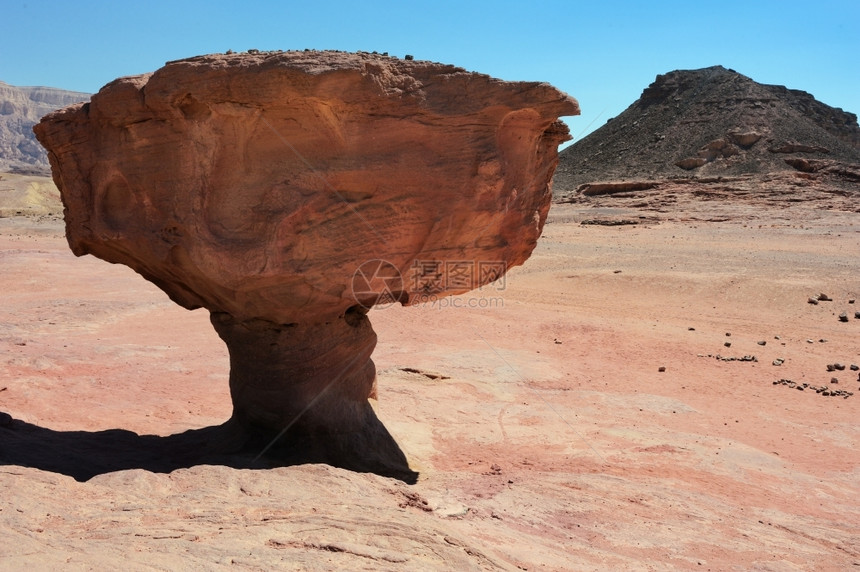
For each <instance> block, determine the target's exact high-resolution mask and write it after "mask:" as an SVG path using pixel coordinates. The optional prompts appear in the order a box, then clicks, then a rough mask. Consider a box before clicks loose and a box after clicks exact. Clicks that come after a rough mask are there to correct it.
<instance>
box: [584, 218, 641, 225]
mask: <svg viewBox="0 0 860 572" xmlns="http://www.w3.org/2000/svg"><path fill="white" fill-rule="evenodd" d="M579 224H584V225H598V226H625V225H630V224H639V221H638V220H628V219H621V220H617V219H616V220H606V219H599V218H591V219H586V220H584V221H582V222H581V223H579Z"/></svg>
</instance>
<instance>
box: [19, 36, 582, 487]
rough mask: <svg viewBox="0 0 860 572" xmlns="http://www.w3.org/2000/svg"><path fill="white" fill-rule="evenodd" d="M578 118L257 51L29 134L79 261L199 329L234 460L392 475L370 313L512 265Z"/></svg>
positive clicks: (478, 87) (468, 87)
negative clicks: (304, 459)
mask: <svg viewBox="0 0 860 572" xmlns="http://www.w3.org/2000/svg"><path fill="white" fill-rule="evenodd" d="M577 113H578V106H577V103H576V101H575V100H574V99H572V98H571V97H569V96H567V95H565V94H563V93H561V92H559V91H558V90H556V89H555V88H553V87H552V86H550V85H548V84H544V83H523V82H505V81H500V80H497V79H493V78H491V77H489V76H486V75H480V74H476V73H470V72H466V71H465V70H463V69H460V68H456V67H453V66H449V65H442V64H437V63H431V62H422V61H404V60H399V59H396V58H389V57H386V56H378V55H371V54H349V53H341V52H272V53H253V54H231V55H209V56H201V57H196V58H191V59H187V60H181V61H175V62H170V63H168V64H167V65H166V66H165V67H163V68H161V69H160V70H158V71H156V72H154V73H152V74H147V75H141V76H135V77H126V78H121V79H118V80H116V81H114V82H112V83H110V84H108V85H106V86H105V87H104V88H102V90H101V91H100V92H99V93H98V94H96V95H94V96H93V97H92V100H91V101H90V102H89V103H85V104H79V105H75V106H71V107H68V108H66V109H64V110H61V111H59V112H56V113H53V114H51V115H48V116H47V117H45V118H44V119H43V120H42V122H41V123H40V124H39V125H37V126H36V127H35V131H36V134H37V136H38V138H39V140H40V141H41V142H42V144H43V145H44V146H45V147H46V148H47V149H48V151H49V158H50V161H51V166H52V169H53V174H54V180H55V182H56V183H57V186H58V187H59V188H60V191H61V193H62V197H63V201H64V204H65V207H66V213H65V216H66V229H67V231H66V232H67V237H68V240H69V244H70V246H71V248H72V250H73V251H74V252H75V254H77V255H83V254H93V255H95V256H98V257H99V258H103V259H104V260H107V261H109V262H115V263H122V264H125V265H128V266H130V267H131V268H133V269H134V270H136V271H137V272H139V273H140V274H141V275H143V276H144V277H145V278H146V279H148V280H150V281H152V282H153V283H155V284H156V285H158V286H159V287H160V288H161V289H162V290H164V291H165V292H166V293H167V294H168V295H169V296H170V297H171V299H173V300H174V301H175V302H177V303H178V304H181V305H182V306H185V307H186V308H190V309H193V308H198V307H205V308H208V309H209V310H210V311H211V312H212V323H213V325H214V326H215V329H216V330H217V331H218V333H219V335H220V336H221V337H222V339H224V341H225V342H226V344H227V346H228V348H229V351H230V356H231V374H230V388H231V393H232V397H233V402H234V415H233V418H232V419H231V423H230V424H229V425H230V427H231V430H235V431H238V432H239V433H240V436H241V439H240V441H243V442H245V440H246V439H250V440H251V441H253V442H254V443H255V446H258V447H265V446H267V445H268V444H271V443H272V442H273V441H275V440H278V442H279V443H280V444H281V446H282V448H284V447H287V448H290V447H291V448H292V449H293V450H305V451H307V450H311V451H314V453H313V455H312V457H313V458H314V459H316V460H324V461H328V462H330V463H332V464H337V465H341V466H346V467H349V468H355V469H360V470H374V471H377V472H386V473H392V472H394V473H396V472H397V471H398V470H401V469H403V470H406V463H405V459H404V458H403V456H402V454H401V453H400V451H399V449H398V448H397V446H396V444H394V442H393V440H391V439H390V437H389V436H388V434H387V432H386V431H385V429H384V427H382V426H381V424H379V422H378V421H377V420H376V417H375V416H374V414H373V411H372V409H371V408H370V406H369V404H368V402H367V399H368V397H369V396H370V395H372V393H373V385H374V381H375V368H374V366H373V362H372V361H371V360H370V355H371V352H372V351H373V348H374V345H375V343H376V336H375V334H374V332H373V329H372V328H371V326H370V323H369V321H368V319H367V317H366V313H367V310H368V309H369V308H370V307H371V306H373V305H374V304H376V303H378V302H382V301H385V302H390V301H392V300H396V301H399V302H401V303H403V304H411V303H416V302H420V301H422V300H426V296H428V295H432V296H444V295H450V294H459V293H463V292H467V291H469V290H472V289H473V288H476V287H479V286H481V285H483V284H485V283H487V282H490V281H492V280H495V279H496V278H498V277H499V276H500V275H501V274H503V273H504V271H505V270H506V269H507V268H510V267H511V266H514V265H518V264H521V263H522V262H523V261H525V260H526V258H528V256H529V254H530V253H531V251H532V249H533V248H534V246H535V243H536V241H537V239H538V237H539V235H540V233H541V229H542V227H543V224H544V221H545V220H546V216H547V211H548V209H549V205H550V200H551V197H552V194H551V189H550V181H551V178H552V174H553V171H554V169H555V166H556V164H557V147H558V145H559V143H561V142H563V141H565V140H567V139H568V138H569V136H568V132H567V129H566V127H565V126H564V124H562V123H561V122H559V121H558V117H559V116H563V115H575V114H577ZM453 269H458V271H457V272H456V273H454V274H452V273H448V272H447V271H448V270H453ZM285 434H286V436H285ZM278 438H280V439H278ZM284 443H287V444H288V445H283V444H284Z"/></svg>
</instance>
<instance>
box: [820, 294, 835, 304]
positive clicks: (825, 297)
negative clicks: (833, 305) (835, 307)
mask: <svg viewBox="0 0 860 572" xmlns="http://www.w3.org/2000/svg"><path fill="white" fill-rule="evenodd" d="M818 300H819V301H821V302H832V301H833V298H831V297H830V296H828V295H827V294H825V293H823V292H822V293H821V294H819V295H818Z"/></svg>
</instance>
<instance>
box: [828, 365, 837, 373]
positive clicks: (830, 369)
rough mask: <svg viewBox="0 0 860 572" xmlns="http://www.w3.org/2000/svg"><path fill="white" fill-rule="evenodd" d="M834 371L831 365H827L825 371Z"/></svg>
mask: <svg viewBox="0 0 860 572" xmlns="http://www.w3.org/2000/svg"><path fill="white" fill-rule="evenodd" d="M834 369H836V368H835V367H833V364H832V363H829V364H827V371H833V370H834Z"/></svg>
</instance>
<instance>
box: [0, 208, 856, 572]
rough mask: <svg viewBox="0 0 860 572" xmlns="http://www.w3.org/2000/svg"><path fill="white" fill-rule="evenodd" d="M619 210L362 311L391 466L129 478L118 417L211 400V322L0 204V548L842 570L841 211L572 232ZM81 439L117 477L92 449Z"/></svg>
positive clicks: (491, 564) (179, 412) (849, 499)
mask: <svg viewBox="0 0 860 572" xmlns="http://www.w3.org/2000/svg"><path fill="white" fill-rule="evenodd" d="M639 214H641V213H637V212H635V211H615V210H611V209H597V210H595V209H591V210H587V211H586V210H577V209H576V208H574V207H573V206H570V205H557V206H554V207H553V210H552V212H551V214H550V220H549V223H548V224H547V226H546V228H545V229H544V236H543V238H541V241H540V243H539V246H538V248H537V250H536V251H535V253H534V255H533V256H532V258H531V259H530V260H529V261H528V262H527V263H526V264H525V265H524V266H523V267H520V268H517V269H514V270H512V271H511V272H510V273H509V274H508V275H507V277H506V279H505V282H504V284H503V285H499V284H495V285H492V286H490V287H486V288H485V289H484V290H483V291H480V292H472V293H471V294H468V295H465V296H460V297H457V298H450V299H445V300H442V301H437V302H436V303H428V304H426V305H423V306H419V307H411V308H401V307H391V308H385V309H375V310H374V311H372V312H371V320H372V322H373V325H374V327H375V329H376V331H377V332H378V334H379V345H378V348H377V350H376V353H375V354H374V360H375V362H376V364H377V367H378V369H379V401H378V403H377V404H376V407H377V411H378V413H379V416H380V418H381V419H382V420H383V422H384V423H385V424H386V426H387V427H388V428H389V430H390V431H391V432H392V434H393V435H394V436H395V438H396V439H397V441H398V443H399V444H400V445H401V447H402V449H403V451H404V452H405V453H406V455H407V457H408V458H409V460H410V463H411V464H412V467H413V468H414V469H415V470H416V471H419V472H420V478H419V481H418V483H417V484H416V485H413V486H409V485H406V484H403V483H401V482H398V481H395V480H391V479H387V478H382V477H378V476H375V475H366V474H356V473H350V472H348V471H343V470H340V469H333V468H331V467H326V466H322V465H304V466H292V467H282V468H276V469H269V470H249V469H238V468H231V467H229V466H224V465H198V466H187V467H182V468H178V469H176V470H173V471H172V472H154V471H152V470H150V469H151V468H152V467H153V466H154V465H152V464H151V463H149V462H146V461H144V460H140V459H137V458H136V456H135V455H136V453H135V447H136V446H138V445H140V446H141V447H143V446H144V445H146V446H150V447H151V446H152V444H151V442H150V441H145V442H144V440H143V439H142V438H141V439H137V437H136V436H135V435H134V434H140V435H145V434H152V435H163V436H166V435H171V434H176V433H180V432H182V431H185V430H188V429H196V428H201V427H206V426H212V425H217V424H219V423H222V422H223V421H224V420H226V419H227V418H228V417H229V415H230V399H229V395H228V389H227V375H228V360H227V356H226V349H225V348H224V346H223V344H222V343H221V341H220V340H219V339H218V337H217V336H216V334H215V332H214V330H213V329H212V327H211V326H210V324H209V321H208V315H207V314H206V312H205V311H195V312H188V311H185V310H183V309H181V308H179V307H178V306H176V305H175V304H173V303H171V302H170V301H169V300H168V299H167V298H166V296H165V295H164V294H162V293H161V292H160V291H159V290H158V289H156V288H155V287H154V286H152V285H150V284H149V283H147V282H145V281H144V280H143V279H141V278H140V277H139V276H137V275H135V274H134V273H133V272H131V271H130V270H128V269H127V268H125V267H121V266H112V265H109V264H107V263H104V262H102V261H99V260H96V259H94V258H91V257H85V258H81V259H75V258H74V257H73V256H72V255H71V253H70V252H69V251H68V248H67V246H66V244H65V241H64V239H63V238H62V227H61V224H60V223H58V222H56V221H55V222H41V223H39V224H36V223H34V222H33V221H32V220H30V219H26V218H22V217H18V218H12V219H0V291H2V292H3V296H2V304H0V312H2V320H0V351H2V366H1V367H0V412H3V413H5V414H8V416H4V415H3V413H0V460H2V461H3V465H0V487H2V489H1V490H2V497H0V528H2V533H0V535H2V537H3V538H4V541H3V542H2V543H0V568H3V569H24V568H30V569H47V568H63V569H70V570H75V569H81V570H87V569H110V568H122V569H126V570H144V569H212V568H220V567H227V566H229V565H231V564H232V565H233V566H234V567H236V568H238V569H249V570H250V569H254V570H258V569H259V570H265V569H274V568H283V569H302V570H337V569H352V570H355V569H372V570H388V569H391V570H404V569H409V570H422V569H438V570H450V569H457V570H470V569H472V570H486V569H503V570H516V569H522V570H673V569H677V570H750V569H755V570H846V569H854V568H855V567H860V541H858V535H857V530H858V529H860V503H858V499H860V424H858V422H857V419H858V412H860V383H858V373H857V372H856V371H851V370H850V369H849V368H847V367H846V369H845V370H843V371H835V372H828V371H827V369H826V366H827V365H828V364H832V363H836V362H838V363H840V364H844V365H846V366H848V365H850V364H860V345H858V342H857V340H858V339H860V319H855V318H854V313H855V312H856V311H860V302H856V303H854V304H850V303H849V300H851V299H855V298H860V281H858V269H860V268H859V267H860V265H858V260H860V220H858V216H857V214H856V213H848V212H837V211H821V210H813V209H811V208H808V207H807V208H804V207H802V206H796V205H795V206H792V207H790V208H774V207H764V206H760V205H758V206H757V205H750V204H745V205H735V206H732V205H728V204H721V205H717V204H705V203H689V204H685V205H678V206H677V208H676V210H675V211H674V212H672V213H666V212H664V213H657V214H656V217H657V220H656V221H655V220H649V221H648V222H647V223H645V224H639V225H635V226H618V227H607V226H597V225H581V224H579V222H580V221H581V220H583V219H586V218H595V217H598V218H599V217H607V218H619V217H620V218H627V219H636V217H637V216H638V215H639ZM646 214H647V215H648V216H649V217H652V216H655V213H653V212H649V213H646ZM716 218H718V219H722V222H706V221H705V219H712V220H713V219H716ZM821 292H823V293H826V294H828V295H829V296H830V297H832V299H833V301H830V302H820V303H819V304H817V305H812V304H809V303H807V299H808V298H809V297H810V296H814V295H817V294H819V293H821ZM842 312H847V314H848V318H849V319H848V321H847V322H841V321H840V320H839V319H838V315H839V314H840V313H842ZM729 334H730V335H729ZM810 340H811V342H810ZM822 340H826V341H822ZM726 342H728V343H730V344H731V346H730V347H726V346H725V345H724V344H725V343H726ZM758 342H766V344H765V345H759V343H758ZM717 355H719V356H723V357H729V358H730V357H736V358H739V357H743V356H748V355H754V356H755V357H756V359H757V361H738V360H735V361H724V360H721V359H718V358H717V357H715V356H717ZM777 358H781V359H784V360H785V362H784V363H783V365H781V366H775V365H772V362H773V360H775V359H777ZM404 368H408V369H410V370H417V371H418V373H415V372H413V371H404ZM660 368H665V371H662V372H661V371H660ZM425 374H430V376H433V375H434V374H436V375H441V376H444V377H447V378H448V379H442V378H439V377H436V378H435V379H432V378H431V377H430V376H428V375H425ZM832 377H837V378H838V380H839V382H838V384H831V382H830V380H831V378H832ZM781 378H784V379H791V380H793V381H794V382H797V383H807V384H810V385H812V386H816V387H818V386H828V387H832V388H839V389H841V390H844V391H849V392H853V393H854V395H852V396H850V397H847V398H844V397H842V396H839V397H832V396H828V397H826V396H824V395H822V394H819V393H816V392H815V391H814V390H813V389H812V388H807V389H805V390H803V391H799V390H797V389H793V388H790V387H788V386H787V385H774V383H773V382H774V381H775V380H778V379H781ZM116 429H120V430H123V432H117V431H112V432H108V433H104V432H105V431H108V430H116ZM129 432H133V433H134V434H133V433H129ZM22 434H23V435H26V439H24V440H23V441H22V440H21V439H18V437H17V436H20V435H22ZM15 439H18V440H17V441H16V440H15ZM136 439H137V440H136ZM13 441H14V442H15V443H18V445H20V443H22V442H23V443H25V444H26V446H27V447H28V448H29V449H31V451H29V452H21V450H20V447H19V446H16V447H11V446H8V444H9V443H12V442H13ZM4 443H5V445H4ZM106 443H124V444H125V449H127V451H126V453H125V455H124V456H123V459H122V462H123V463H125V464H124V465H123V466H126V467H129V468H128V469H127V470H122V471H116V470H106V469H99V467H102V466H108V467H109V466H110V464H111V458H108V457H111V455H114V453H112V452H111V450H110V448H109V447H107V446H106V445H105V444H106ZM155 443H156V446H157V443H158V441H155ZM114 460H115V459H114ZM23 464H29V465H31V466H29V467H24V466H21V465H23ZM87 465H90V466H91V467H92V473H93V474H96V476H94V477H92V478H89V479H88V480H83V479H81V480H80V481H79V480H75V479H74V478H73V477H72V476H69V474H77V473H75V470H77V469H74V468H75V467H83V468H82V469H81V470H83V471H84V472H85V469H86V467H87ZM180 466H181V463H180ZM78 476H79V478H80V475H79V474H78Z"/></svg>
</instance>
